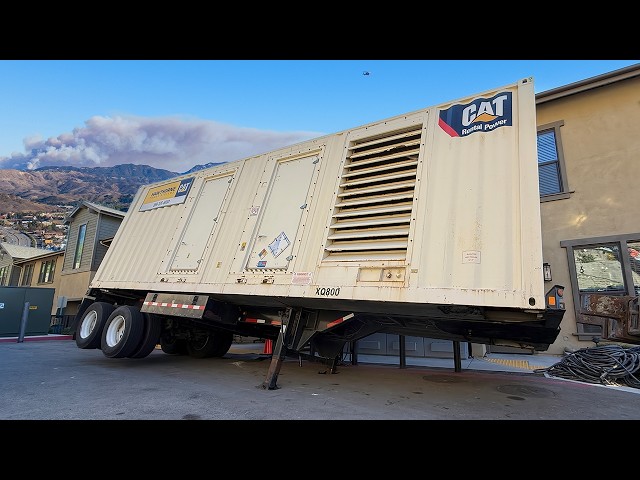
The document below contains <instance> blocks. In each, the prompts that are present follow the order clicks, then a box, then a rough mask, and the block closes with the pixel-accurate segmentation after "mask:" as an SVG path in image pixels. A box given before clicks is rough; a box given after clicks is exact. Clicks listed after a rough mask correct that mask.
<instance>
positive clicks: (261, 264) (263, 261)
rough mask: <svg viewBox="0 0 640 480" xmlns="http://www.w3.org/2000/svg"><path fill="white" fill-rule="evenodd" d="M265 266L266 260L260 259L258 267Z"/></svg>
mask: <svg viewBox="0 0 640 480" xmlns="http://www.w3.org/2000/svg"><path fill="white" fill-rule="evenodd" d="M266 266H267V261H266V260H260V261H259V262H258V268H264V267H266Z"/></svg>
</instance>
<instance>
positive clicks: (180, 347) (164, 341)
mask: <svg viewBox="0 0 640 480" xmlns="http://www.w3.org/2000/svg"><path fill="white" fill-rule="evenodd" d="M160 348H161V349H162V351H163V352H164V353H166V354H168V355H186V354H187V342H186V341H185V340H182V339H177V338H175V337H169V336H164V335H163V336H161V337H160Z"/></svg>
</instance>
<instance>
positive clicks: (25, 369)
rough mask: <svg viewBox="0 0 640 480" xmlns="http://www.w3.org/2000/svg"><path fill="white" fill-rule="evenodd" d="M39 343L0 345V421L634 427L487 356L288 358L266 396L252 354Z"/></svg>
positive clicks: (614, 400)
mask: <svg viewBox="0 0 640 480" xmlns="http://www.w3.org/2000/svg"><path fill="white" fill-rule="evenodd" d="M12 340H13V341H12ZM47 340H52V341H42V339H40V340H38V339H34V338H28V337H27V338H25V341H23V342H17V341H15V339H3V341H2V342H0V382H1V384H2V389H0V420H530V419H536V420H613V419H616V420H635V419H640V395H638V394H637V389H634V388H630V387H619V386H618V387H616V386H607V385H594V384H588V383H584V382H580V381H573V380H567V379H560V378H555V377H549V376H547V375H545V374H541V373H536V371H535V369H531V368H528V369H523V368H520V366H521V365H520V364H517V365H518V366H514V365H506V364H504V363H500V362H494V361H492V360H491V358H493V357H494V355H491V357H490V358H482V359H478V358H474V359H470V360H469V361H463V365H462V371H458V372H456V371H455V370H454V368H453V361H452V360H449V363H448V365H444V364H442V365H439V366H435V365H411V364H409V365H407V366H406V367H404V368H400V367H399V366H398V365H392V364H388V363H384V364H383V363H372V362H368V361H366V360H367V359H365V358H363V357H362V356H361V357H359V361H358V364H357V365H350V364H349V363H345V364H340V365H338V367H337V368H336V370H335V371H334V372H332V371H331V370H330V369H329V368H328V366H327V365H324V364H321V363H318V362H314V361H310V360H303V359H296V358H287V359H286V360H285V361H284V362H283V364H282V367H281V370H280V372H279V375H278V379H277V386H278V388H277V389H273V390H267V389H264V388H262V385H263V382H264V381H265V378H266V375H267V372H268V370H269V366H270V362H271V358H270V355H267V354H265V353H263V349H264V345H263V344H262V343H258V342H256V343H254V342H247V343H235V344H233V345H232V347H231V349H230V350H229V353H227V354H226V355H225V356H224V357H222V358H206V359H196V358H192V357H189V356H184V355H168V354H165V353H164V352H162V350H160V349H159V348H156V350H154V351H153V352H152V353H151V354H150V355H149V356H148V357H145V358H141V359H128V358H123V359H119V358H118V359H116V358H107V357H106V356H104V355H103V353H102V352H101V350H99V349H91V350H85V349H80V348H78V347H77V346H76V344H75V341H72V340H71V339H70V338H69V337H68V336H64V335H61V336H56V337H51V338H49V336H47ZM505 356H509V357H512V355H505ZM533 357H534V358H535V360H536V362H535V363H541V362H540V360H542V357H539V356H536V355H534V356H533ZM431 360H444V361H446V360H447V359H431ZM511 360H513V358H512V359H511ZM549 360H550V359H549ZM527 361H528V360H527ZM529 366H530V367H531V366H532V365H531V364H529ZM538 366H539V365H538ZM507 369H508V370H509V371H506V370H507Z"/></svg>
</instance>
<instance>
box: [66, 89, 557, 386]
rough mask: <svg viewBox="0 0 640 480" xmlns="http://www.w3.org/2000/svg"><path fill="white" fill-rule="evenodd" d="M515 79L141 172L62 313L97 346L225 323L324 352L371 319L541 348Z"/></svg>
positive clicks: (177, 344) (205, 351)
mask: <svg viewBox="0 0 640 480" xmlns="http://www.w3.org/2000/svg"><path fill="white" fill-rule="evenodd" d="M542 266H543V258H542V238H541V222H540V195H539V189H538V158H537V136H536V106H535V95H534V84H533V80H532V79H531V78H526V79H522V80H520V81H518V82H516V83H514V84H511V85H507V86H504V87H501V88H497V89H495V90H491V91H487V92H484V93H481V94H478V95H473V96H469V97H466V98H463V99H460V100H457V101H454V102H450V103H446V104H442V105H438V106H435V107H430V108H425V109H423V110H418V111H415V112H412V113H407V114H405V115H399V116H396V117H393V118H389V119H386V120H382V121H379V122H375V123H370V124H368V125H364V126H361V127H357V128H353V129H350V130H345V131H341V132H338V133H334V134H331V135H326V136H323V137H319V138H316V139H313V140H309V141H305V142H302V143H298V144H296V145H293V146H288V147H285V148H280V149H278V150H275V151H271V152H267V153H264V154H261V155H256V156H253V157H249V158H245V159H243V160H237V161H231V162H228V163H221V164H218V165H217V166H213V167H210V168H206V169H202V170H199V171H196V172H194V173H189V174H184V175H180V176H178V177H176V178H175V179H173V180H170V181H165V182H160V183H154V184H151V185H146V186H143V187H141V188H140V189H139V191H138V192H137V194H136V196H135V198H134V200H133V202H132V204H131V205H130V207H129V210H128V212H127V214H126V215H125V217H124V219H123V221H122V224H121V225H120V227H119V229H118V231H117V233H116V235H115V237H114V238H113V241H112V243H111V245H110V247H109V249H108V251H107V253H106V255H105V257H104V260H103V261H102V263H101V264H100V267H99V268H98V271H97V272H96V274H95V277H94V278H93V279H92V281H91V283H90V285H89V289H88V291H87V294H86V296H85V298H84V299H83V302H82V304H81V306H80V309H79V312H78V314H77V316H76V319H75V320H76V327H77V328H76V332H75V339H76V343H77V345H78V347H80V348H101V349H102V351H103V353H104V354H105V355H106V356H107V357H111V358H122V357H126V358H142V357H145V356H147V355H149V354H150V353H151V352H152V351H153V349H154V348H155V347H156V346H157V345H160V346H161V348H162V350H163V351H164V352H166V353H186V354H188V355H191V356H194V357H212V356H213V357H222V356H224V355H225V354H226V353H227V352H228V350H229V348H230V346H231V344H232V342H233V341H234V336H235V335H239V336H246V337H257V338H261V339H265V340H269V341H271V342H274V343H272V345H273V351H272V356H271V363H270V366H269V369H268V372H267V374H266V378H265V381H264V384H263V388H265V389H274V388H277V377H278V373H279V371H280V367H281V365H282V362H283V360H284V359H285V358H286V356H287V355H301V354H308V353H309V352H311V356H312V357H315V358H316V359H319V360H320V361H324V360H327V361H329V360H335V359H336V358H337V357H338V356H339V355H340V354H341V352H343V351H344V349H345V346H346V345H347V342H357V341H358V340H359V339H362V338H364V337H366V336H368V335H371V334H373V333H377V332H386V333H392V334H398V335H412V336H420V337H428V338H435V339H448V340H452V341H454V342H461V341H464V342H474V343H483V344H490V345H491V344H503V345H512V346H513V345H515V346H521V347H527V348H532V349H534V350H538V351H541V350H542V351H543V350H546V349H547V348H548V347H549V345H550V344H551V343H553V342H554V341H555V339H556V337H557V335H558V333H559V324H560V322H561V320H562V317H563V313H564V302H563V300H562V293H563V288H562V287H561V286H558V285H556V286H553V287H552V288H550V289H549V291H548V292H545V287H544V280H543V272H542Z"/></svg>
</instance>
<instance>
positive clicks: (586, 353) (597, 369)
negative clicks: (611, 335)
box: [534, 344, 640, 388]
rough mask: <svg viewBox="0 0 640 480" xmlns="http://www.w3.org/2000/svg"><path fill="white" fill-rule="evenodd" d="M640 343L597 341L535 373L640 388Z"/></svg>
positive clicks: (536, 370)
mask: <svg viewBox="0 0 640 480" xmlns="http://www.w3.org/2000/svg"><path fill="white" fill-rule="evenodd" d="M639 371H640V346H635V347H629V348H625V347H622V346H621V345H614V344H612V345H597V346H595V347H590V348H582V349H580V350H577V351H575V352H573V353H570V354H568V355H567V356H565V357H564V358H563V359H562V360H561V361H560V362H558V363H555V364H553V365H551V366H550V367H546V368H537V369H535V370H534V373H543V374H544V373H546V374H548V375H550V376H553V377H559V378H565V379H569V380H578V381H582V382H587V383H597V384H602V385H615V386H629V387H634V388H640V380H639V379H638V377H640V373H639Z"/></svg>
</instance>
